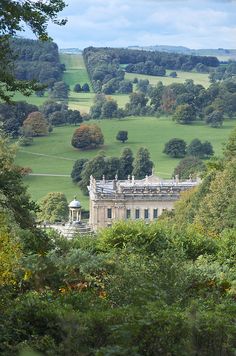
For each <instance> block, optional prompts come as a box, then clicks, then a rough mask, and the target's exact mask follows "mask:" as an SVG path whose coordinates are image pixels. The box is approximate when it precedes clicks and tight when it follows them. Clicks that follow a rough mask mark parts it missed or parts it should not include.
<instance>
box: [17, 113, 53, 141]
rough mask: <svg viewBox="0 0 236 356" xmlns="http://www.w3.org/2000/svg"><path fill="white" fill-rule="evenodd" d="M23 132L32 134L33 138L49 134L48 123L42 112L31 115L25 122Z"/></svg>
mask: <svg viewBox="0 0 236 356" xmlns="http://www.w3.org/2000/svg"><path fill="white" fill-rule="evenodd" d="M23 132H28V133H29V132H31V134H32V136H33V137H34V136H45V135H47V134H48V123H47V121H46V120H45V119H44V117H43V115H42V114H41V112H39V111H35V112H32V113H31V114H29V116H28V117H27V119H26V120H25V121H24V122H23ZM29 136H30V134H29Z"/></svg>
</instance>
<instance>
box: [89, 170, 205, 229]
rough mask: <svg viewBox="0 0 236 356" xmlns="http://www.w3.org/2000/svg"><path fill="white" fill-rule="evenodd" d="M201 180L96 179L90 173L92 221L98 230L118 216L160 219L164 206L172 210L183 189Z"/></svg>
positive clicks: (150, 219)
mask: <svg viewBox="0 0 236 356" xmlns="http://www.w3.org/2000/svg"><path fill="white" fill-rule="evenodd" d="M198 183H199V181H192V180H191V179H189V180H187V181H179V180H178V177H176V178H175V179H173V180H162V179H161V178H159V177H156V176H154V175H151V176H146V178H144V179H141V180H135V179H134V177H133V176H132V178H131V179H130V177H128V179H127V180H117V177H116V178H115V179H114V180H112V181H111V180H106V179H105V177H103V179H102V180H96V179H95V178H93V177H92V176H91V177H90V185H89V187H88V190H89V197H90V207H89V210H90V219H89V225H90V226H91V227H92V229H93V230H94V231H97V230H98V229H100V228H103V227H107V226H111V225H112V224H113V223H114V222H115V221H117V220H128V219H131V220H139V219H142V220H145V221H147V222H149V221H153V220H156V219H158V217H159V216H160V215H161V214H162V212H163V211H164V210H172V209H173V207H174V203H175V202H176V201H177V200H178V199H179V198H180V193H181V192H183V191H185V190H188V189H190V188H193V187H195V186H196V185H197V184H198Z"/></svg>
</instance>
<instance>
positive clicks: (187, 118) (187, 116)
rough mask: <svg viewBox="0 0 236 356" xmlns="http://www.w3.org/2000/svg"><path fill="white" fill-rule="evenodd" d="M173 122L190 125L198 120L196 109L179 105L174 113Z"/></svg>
mask: <svg viewBox="0 0 236 356" xmlns="http://www.w3.org/2000/svg"><path fill="white" fill-rule="evenodd" d="M173 120H174V121H176V122H177V123H178V124H190V123H191V122H193V121H194V120H196V112H195V109H194V108H193V106H191V105H189V104H182V105H179V106H177V108H176V110H175V112H174V115H173Z"/></svg>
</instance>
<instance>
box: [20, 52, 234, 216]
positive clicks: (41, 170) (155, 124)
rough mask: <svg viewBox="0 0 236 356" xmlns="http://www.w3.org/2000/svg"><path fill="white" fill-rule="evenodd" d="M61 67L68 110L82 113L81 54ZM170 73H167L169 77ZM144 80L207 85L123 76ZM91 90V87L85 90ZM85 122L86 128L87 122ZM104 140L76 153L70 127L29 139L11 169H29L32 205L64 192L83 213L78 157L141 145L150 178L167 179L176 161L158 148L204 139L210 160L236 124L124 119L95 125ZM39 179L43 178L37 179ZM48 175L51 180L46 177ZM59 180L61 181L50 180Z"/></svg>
mask: <svg viewBox="0 0 236 356" xmlns="http://www.w3.org/2000/svg"><path fill="white" fill-rule="evenodd" d="M60 56H61V62H62V63H64V64H65V65H66V71H65V73H64V78H63V79H64V80H65V81H66V83H67V84H68V85H69V86H70V89H71V91H70V96H69V102H68V104H69V107H70V108H72V109H77V110H80V111H81V112H88V111H89V108H90V106H91V104H92V101H93V98H94V96H95V93H93V92H90V93H75V92H73V87H74V85H75V84H76V83H80V84H84V83H85V82H87V83H88V84H90V85H91V83H90V81H89V78H88V74H87V72H86V69H85V66H84V62H83V57H82V55H81V54H61V55H60ZM169 72H170V71H168V73H169ZM134 77H138V78H140V79H141V78H147V79H149V81H150V83H151V84H152V85H155V84H156V83H157V82H158V81H160V79H161V80H162V81H163V84H170V83H173V82H184V81H185V80H186V79H193V80H194V81H195V82H196V83H199V84H202V85H204V86H208V85H209V82H208V78H207V75H206V74H199V73H188V72H180V71H178V77H177V78H170V77H153V76H142V75H137V74H126V78H127V79H131V80H132V79H133V78H134ZM91 88H92V87H91ZM111 97H113V98H114V99H115V100H116V101H117V102H118V105H119V106H121V107H124V106H125V104H126V103H127V102H128V95H112V96H111ZM14 99H15V100H26V101H28V102H30V103H33V104H36V105H41V104H42V103H43V102H44V101H45V100H47V99H48V97H47V95H45V97H42V98H39V97H37V96H35V95H32V96H30V97H23V96H22V95H21V94H18V93H17V94H16V95H15V98H14ZM89 123H92V121H90V122H89ZM96 123H97V124H98V125H99V126H100V127H101V129H102V132H103V134H104V137H105V144H104V146H103V147H101V148H99V149H96V150H92V151H91V150H90V151H79V150H76V149H74V148H73V147H72V146H71V143H70V142H71V137H72V134H73V131H74V130H75V127H74V126H62V127H55V128H54V131H53V132H52V133H51V134H50V136H48V137H40V138H35V139H34V143H33V145H32V146H29V147H21V148H20V150H19V152H18V154H17V164H19V165H21V166H24V167H31V168H32V170H33V173H34V174H36V176H28V177H26V178H25V182H26V184H27V185H28V186H29V191H30V193H31V195H32V197H33V199H34V200H36V201H39V200H40V199H41V198H42V197H43V196H45V195H46V194H47V193H48V192H53V191H61V192H64V193H65V194H66V196H67V199H68V200H71V199H72V198H73V197H74V195H77V197H78V198H79V199H80V200H81V202H82V205H83V207H84V208H85V209H88V197H86V196H84V195H83V194H82V193H81V192H80V190H79V189H78V186H76V185H75V184H73V182H72V180H71V178H70V173H71V170H72V167H73V164H74V162H75V161H76V160H77V159H79V158H91V157H94V156H95V155H96V154H97V153H98V152H99V151H100V150H103V151H105V154H106V155H107V156H116V157H119V156H120V153H121V151H122V149H123V148H124V147H130V148H131V149H132V150H133V152H134V154H135V153H136V151H137V149H138V148H139V147H141V146H144V147H147V148H148V149H149V151H150V154H151V159H152V160H153V162H154V164H155V173H156V174H157V175H160V176H161V177H163V178H168V177H170V176H171V175H172V173H173V170H174V168H175V166H176V165H177V164H178V161H179V160H177V159H171V158H169V157H167V156H166V155H164V154H163V153H162V151H163V148H164V144H165V143H166V142H167V141H168V140H169V139H171V138H173V137H177V138H183V139H184V140H186V142H187V143H189V142H190V141H191V140H192V139H194V138H199V139H201V140H209V141H210V142H211V143H212V145H213V147H214V150H215V153H216V155H220V154H221V152H222V143H223V142H225V141H226V139H227V137H228V135H229V132H230V131H231V130H232V128H233V127H235V126H236V121H226V122H225V123H224V125H223V128H222V129H213V128H210V127H207V126H206V125H205V124H204V123H202V122H199V123H195V124H194V125H177V124H175V123H174V122H173V121H172V120H171V118H170V117H169V118H168V117H161V118H154V117H129V118H124V119H120V120H115V119H114V120H97V121H96ZM119 130H127V131H128V135H129V140H128V142H127V143H125V144H122V143H120V142H117V141H116V139H115V137H116V134H117V132H118V131H119ZM37 174H45V176H37ZM50 174H51V175H52V176H50ZM53 175H61V176H53Z"/></svg>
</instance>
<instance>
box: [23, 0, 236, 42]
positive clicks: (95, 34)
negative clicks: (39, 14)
mask: <svg viewBox="0 0 236 356" xmlns="http://www.w3.org/2000/svg"><path fill="white" fill-rule="evenodd" d="M65 1H66V3H67V4H68V6H67V7H66V8H65V9H64V11H63V12H62V13H61V14H60V16H62V17H64V18H67V20H68V22H67V24H66V25H65V26H63V27H59V26H56V25H52V24H50V25H49V27H48V31H49V34H50V36H51V37H52V38H53V39H54V41H55V42H56V43H57V44H58V45H59V47H60V48H81V49H83V48H85V47H88V46H96V47H99V46H109V47H111V46H112V47H127V46H136V45H138V46H150V45H151V46H153V45H174V46H186V47H189V48H219V47H222V48H236V0H235V1H234V0H214V1H213V0H83V1H82V0H65ZM26 35H27V37H29V36H30V37H31V35H29V33H27V32H26Z"/></svg>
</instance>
